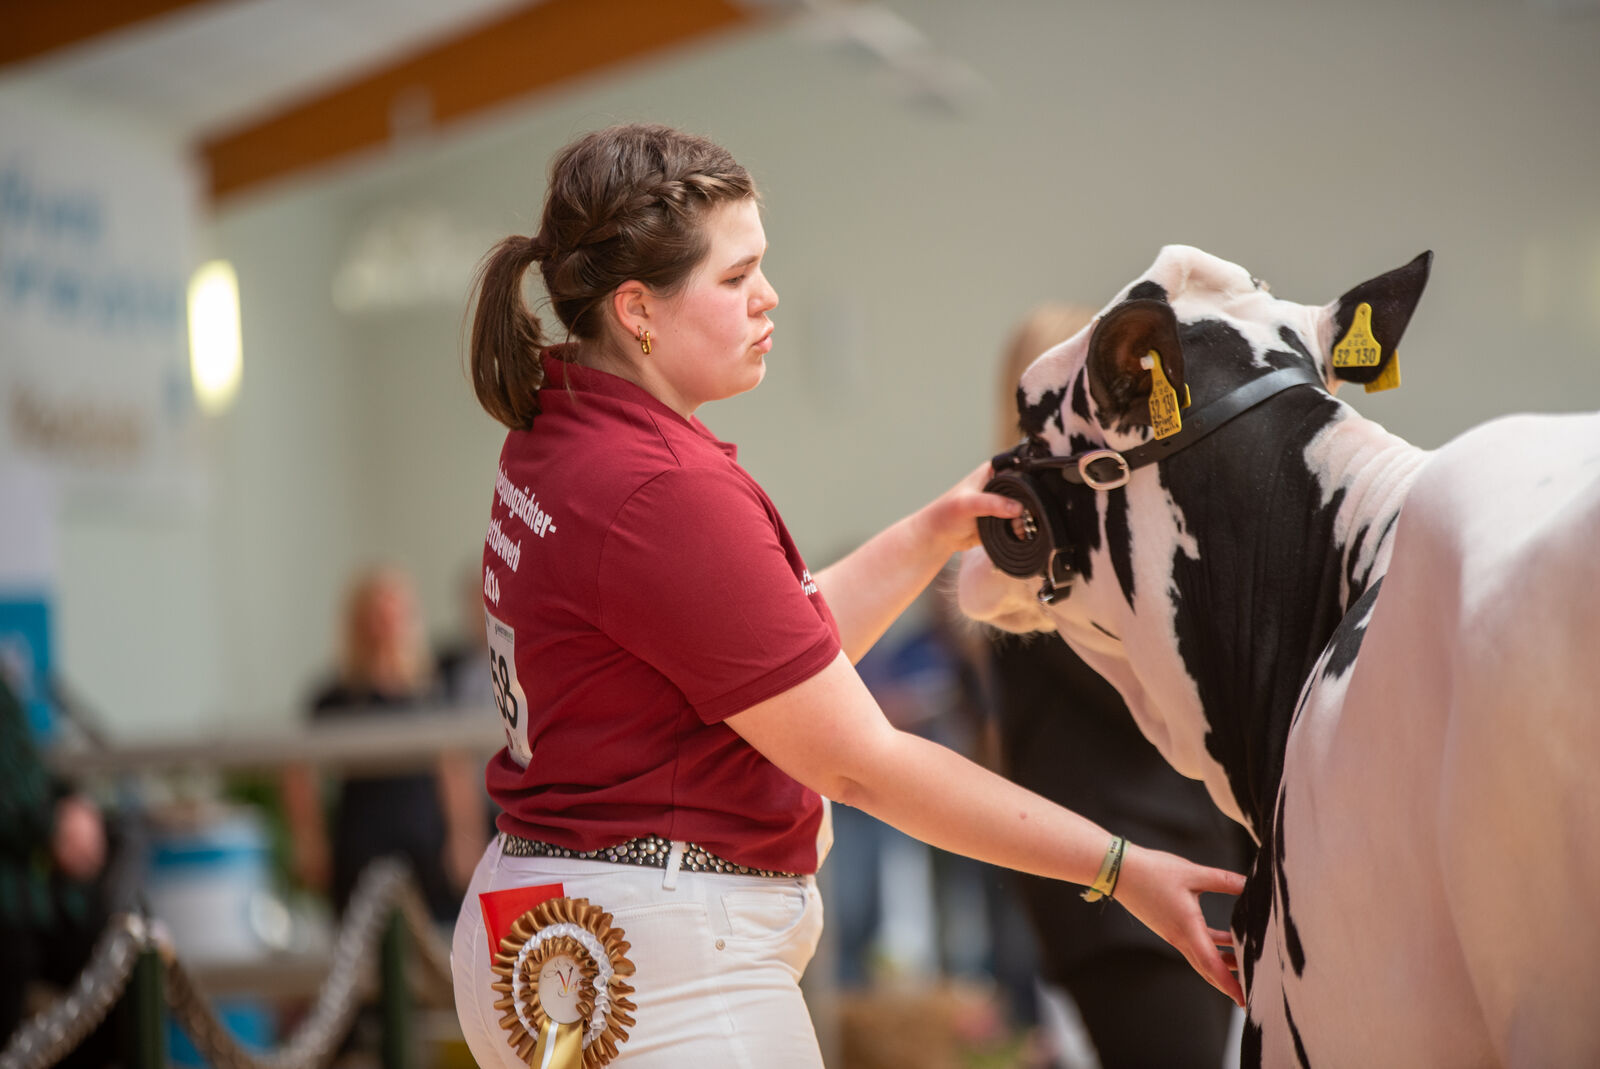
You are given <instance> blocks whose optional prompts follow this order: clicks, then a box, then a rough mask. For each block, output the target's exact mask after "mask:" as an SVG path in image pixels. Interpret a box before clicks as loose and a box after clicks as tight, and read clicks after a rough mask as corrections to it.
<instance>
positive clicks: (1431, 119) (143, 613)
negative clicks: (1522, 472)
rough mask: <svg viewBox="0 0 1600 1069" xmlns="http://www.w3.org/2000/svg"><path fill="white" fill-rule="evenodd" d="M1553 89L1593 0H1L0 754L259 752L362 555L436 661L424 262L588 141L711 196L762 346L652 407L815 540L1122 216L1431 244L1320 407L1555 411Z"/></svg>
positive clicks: (1595, 29)
mask: <svg viewBox="0 0 1600 1069" xmlns="http://www.w3.org/2000/svg"><path fill="white" fill-rule="evenodd" d="M1597 115H1600V2H1597V0H1344V2H1341V3H1337V4H1333V3H1314V2H1310V0H1290V2H1283V0H1203V2H1195V0H1125V2H1120V3H1116V4H1111V3H1049V2H1044V0H1037V2H1027V0H988V2H986V3H982V4H973V3H968V2H964V0H919V2H913V0H864V2H859V3H850V2H844V0H838V2H831V0H681V2H676V3H660V2H655V3H651V2H646V0H543V2H533V3H529V2H527V0H453V2H451V3H448V4H435V3H430V2H427V0H331V2H330V0H187V2H183V0H126V2H124V3H120V4H115V3H107V4H75V5H62V4H55V3H47V2H44V0H18V2H13V3H9V4H7V5H6V6H5V8H4V10H3V11H0V652H3V654H4V657H5V659H6V663H7V665H8V670H9V671H10V673H11V677H12V679H13V680H14V687H15V689H16V690H17V691H18V693H19V695H20V697H21V700H22V703H23V705H24V707H25V709H26V710H27V713H28V716H29V720H30V723H31V725H32V730H33V732H34V734H35V737H36V738H37V739H38V740H40V744H41V747H42V748H43V749H44V750H45V751H48V750H49V749H50V746H51V745H52V744H53V743H55V742H60V741H61V739H62V737H63V736H76V735H78V734H82V733H83V732H84V730H85V729H84V728H83V727H82V726H81V725H82V724H84V723H87V724H91V725H92V728H90V729H89V730H90V732H91V733H97V734H98V735H99V736H100V737H101V740H102V742H103V743H104V744H105V745H107V746H109V747H110V748H111V749H113V750H130V749H132V750H137V749H138V748H140V747H144V748H146V751H145V752H146V757H147V760H145V762H144V764H142V765H140V764H139V763H138V762H137V761H135V762H132V763H129V762H124V763H122V764H121V765H117V764H116V763H115V762H109V763H108V764H107V765H106V768H107V769H108V770H109V771H107V772H106V775H108V776H111V775H114V774H115V775H123V774H132V773H130V772H129V769H132V770H133V771H134V772H139V771H141V770H142V771H143V772H144V773H148V774H150V775H151V776H155V777H157V780H158V781H159V782H160V783H162V784H164V786H163V787H162V788H161V789H163V790H166V791H167V792H168V794H169V795H170V796H172V797H177V798H180V799H181V798H183V797H208V796H213V795H216V794H217V793H218V792H221V793H223V794H228V793H229V792H232V794H233V795H248V794H250V793H251V790H250V789H246V788H240V787H239V786H238V783H237V782H236V781H235V780H230V779H228V778H227V776H225V775H223V773H224V772H226V770H227V769H228V768H232V767H235V766H237V767H241V768H242V767H245V766H246V765H250V764H251V762H248V761H240V760H238V759H237V758H236V757H230V756H228V754H229V751H228V746H229V745H234V746H238V745H240V744H241V740H244V743H243V744H244V745H247V746H253V745H255V743H254V742H253V741H252V740H259V739H262V738H282V739H289V740H293V739H295V738H297V737H300V736H301V735H303V734H304V733H305V731H306V725H307V724H308V723H310V721H309V720H308V712H307V710H308V708H309V706H310V705H311V704H312V702H313V696H314V695H315V694H316V693H317V690H318V687H319V686H321V685H322V684H323V683H325V682H326V681H327V680H328V678H329V677H330V676H331V675H336V674H338V672H339V668H340V652H339V651H340V649H341V641H342V638H341V628H342V627H344V626H346V625H345V623H343V622H342V621H347V618H348V612H349V607H348V604H347V594H348V591H349V590H350V587H351V584H352V583H353V582H354V581H355V580H356V577H357V576H359V575H362V574H364V572H365V571H366V570H368V569H370V568H371V567H372V566H373V565H374V564H377V563H382V564H384V565H385V566H386V567H387V568H389V569H391V570H392V571H396V572H400V573H403V574H404V575H405V576H406V577H407V580H408V582H409V584H410V588H411V589H410V594H409V596H410V597H412V598H413V600H414V606H415V610H416V612H417V613H418V614H419V616H418V624H417V626H418V627H419V628H420V629H421V631H422V633H423V634H424V635H425V638H426V641H427V642H428V644H429V645H430V646H432V647H433V648H435V649H445V650H450V649H454V650H455V652H456V653H458V654H459V653H460V646H461V643H462V642H463V641H465V640H467V639H469V638H471V636H472V634H473V628H481V621H476V620H472V619H470V617H469V615H468V614H467V613H465V612H463V610H462V608H461V605H462V604H463V601H464V600H465V598H464V595H463V585H464V584H466V585H467V587H468V593H467V596H468V597H469V596H470V584H471V582H472V578H471V577H472V576H474V575H475V574H476V571H475V569H476V562H477V560H478V557H479V554H480V552H481V539H482V537H483V531H484V528H485V523H486V516H487V510H488V505H489V501H490V493H491V489H492V487H491V479H492V471H493V468H494V463H495V458H496V456H497V453H498V449H499V445H500V440H501V430H500V428H499V427H498V426H497V425H496V424H495V423H493V421H491V420H490V419H489V418H488V417H487V416H485V415H484V414H483V413H482V412H481V411H480V410H479V408H478V407H477V404H476V403H475V401H474V399H473V396H472V392H471V389H470V386H469V384H468V382H467V380H466V378H465V376H464V374H463V370H462V369H463V363H462V338H463V324H464V312H465V308H466V297H467V291H468V287H469V282H470V278H471V274H472V271H473V268H474V266H475V264H476V261H477V259H478V257H479V256H481V255H482V254H483V253H484V252H486V251H487V250H488V248H489V247H490V246H491V244H493V243H494V242H495V241H496V240H498V239H499V238H500V237H502V236H504V235H505V234H507V233H511V232H517V233H524V234H526V233H528V232H530V230H531V228H533V227H534V225H535V223H536V220H537V216H538V210H539V206H540V202H541V199H542V196H543V189H544V182H545V174H546V167H547V164H548V160H549V158H550V156H551V154H552V153H553V152H554V151H555V150H556V149H557V148H559V147H560V146H561V145H563V144H565V143H566V142H567V141H569V140H570V139H572V138H573V137H575V136H576V135H578V134H580V133H582V132H585V131H588V130H590V129H593V128H596V127H599V126H603V125H608V124H611V123H614V122H619V121H634V120H648V121H659V122H664V123H669V124H673V125H677V126H681V127H684V128H687V129H690V130H693V131H696V132H700V133H704V134H706V135H708V136H710V137H711V138H713V139H714V140H717V141H719V142H721V143H723V144H724V145H726V146H727V147H728V148H729V149H730V150H731V151H732V152H733V153H734V155H735V156H736V157H737V158H738V159H739V160H740V161H741V162H742V163H744V164H745V165H746V166H747V167H748V168H749V169H750V170H751V172H752V173H753V174H754V175H755V177H756V180H757V182H758V183H759V185H760V187H761V189H762V192H763V198H764V202H765V209H764V215H765V225H766V229H767V234H768V237H769V240H770V243H771V247H770V252H769V255H768V259H767V263H766V267H767V273H768V275H769V277H770V279H771V280H772V282H773V284H774V285H775V286H776V287H777V289H778V291H779V293H780V295H781V297H782V305H781V307H780V308H779V309H778V310H777V311H776V312H775V313H774V316H773V318H774V320H775V322H776V324H777V334H776V337H775V346H774V350H773V352H772V354H771V356H770V357H769V361H768V364H769V372H768V376H767V380H766V382H765V384H764V385H763V386H762V387H761V388H760V389H759V390H757V391H755V392H753V393H751V394H748V395H746V396H743V397H739V398H735V399H732V400H729V401H725V402H721V403H718V404H716V405H714V406H711V407H709V408H707V409H706V410H704V411H702V412H701V417H702V418H703V419H704V420H705V421H706V422H707V423H708V424H709V425H710V426H711V427H712V429H713V430H715V431H716V432H717V433H718V434H719V435H720V436H721V437H723V438H725V439H727V440H731V441H735V442H738V443H739V445H740V449H741V453H740V457H741V460H742V461H743V463H744V464H745V466H746V467H748V468H749V469H750V471H751V472H752V473H753V474H754V475H755V476H756V478H757V479H758V480H759V481H760V482H761V483H762V484H763V485H764V486H765V487H766V489H767V490H768V492H769V493H770V494H771V496H772V497H773V499H774V500H775V501H776V502H777V504H778V506H779V508H780V509H782V511H783V514H784V516H785V519H786V521H787V523H788V525H789V527H790V529H791V530H792V532H793V533H794V535H795V537H796V539H797V541H798V542H799V544H800V547H801V550H802V552H804V553H805V554H806V555H807V556H808V557H810V558H812V559H813V560H816V561H818V562H819V563H821V562H825V560H826V558H828V557H829V556H830V555H831V554H832V553H834V552H835V551H837V550H838V549H839V548H840V547H842V546H849V545H854V544H855V543H856V542H857V541H858V540H859V539H861V538H863V537H865V536H866V535H868V534H870V533H871V532H873V531H875V530H877V529H878V528H879V527H881V526H882V525H884V524H885V523H887V522H890V521H892V520H893V519H895V518H897V517H898V516H900V515H902V514H904V513H905V512H906V511H908V510H909V509H912V508H914V507H916V506H917V505H919V504H920V503H922V502H923V501H925V500H927V499H928V498H929V497H931V496H932V495H933V494H935V493H937V492H939V491H940V490H941V489H943V488H945V487H946V486H948V485H949V484H950V483H951V482H953V481H954V480H955V479H957V478H958V477H960V476H961V475H962V474H964V473H965V472H967V471H969V470H970V469H971V468H972V467H973V466H974V465H975V464H977V463H978V462H979V461H981V460H982V459H983V458H984V457H986V456H988V455H989V454H990V453H992V452H993V438H994V428H993V409H994V401H993V394H994V390H995V378H996V368H997V365H998V361H999V359H1000V356H1001V353H1002V350H1003V348H1004V345H1005V342H1006V339H1007V337H1008V335H1009V333H1010V331H1011V330H1012V328H1013V327H1014V325H1015V324H1016V323H1018V322H1019V321H1020V320H1021V319H1022V318H1023V317H1024V316H1025V315H1026V314H1027V312H1028V311H1029V310H1030V309H1031V308H1033V307H1035V306H1036V305H1038V304H1039V303H1040V302H1043V301H1060V300H1065V301H1073V302H1080V303H1087V304H1089V305H1092V306H1098V305H1100V304H1102V303H1104V302H1105V301H1106V300H1107V299H1108V298H1109V297H1110V296H1111V295H1112V294H1113V293H1115V291H1116V290H1117V289H1119V288H1120V287H1121V286H1122V285H1124V284H1125V283H1126V282H1127V281H1129V280H1130V279H1132V278H1133V277H1134V276H1136V275H1137V274H1138V273H1140V272H1141V271H1143V270H1144V268H1145V267H1147V266H1148V265H1149V263H1150V262H1151V260H1152V259H1153V258H1154V257H1155V255H1156V252H1157V250H1158V249H1159V248H1160V246H1161V245H1163V244H1167V243H1185V244H1192V245H1197V246H1200V247H1202V248H1204V249H1206V250H1208V251H1210V252H1213V253H1216V254H1218V255H1220V256H1223V257H1224V258H1227V259H1230V260H1233V261H1235V262H1238V263H1240V264H1242V265H1244V266H1245V267H1247V268H1248V269H1249V270H1250V271H1251V272H1252V273H1253V274H1254V275H1256V276H1258V277H1261V278H1263V279H1265V280H1267V281H1268V282H1269V283H1270V284H1271V286H1272V288H1273V291H1274V292H1275V293H1276V294H1278V295H1279V296H1282V297H1286V298H1288V299H1291V300H1297V301H1301V302H1304V303H1310V304H1321V303H1325V302H1327V301H1330V300H1332V299H1334V298H1335V297H1337V296H1338V295H1340V294H1341V293H1342V292H1344V290H1346V289H1347V288H1349V287H1350V286H1351V285H1353V284H1355V283H1357V282H1359V281H1362V280H1365V279H1367V278H1369V277H1371V276H1373V275H1375V274H1378V273H1380V272H1382V271H1384V270H1387V269H1389V268H1392V267H1395V266H1398V265H1400V264H1402V263H1404V262H1406V261H1407V260H1409V259H1410V258H1411V257H1413V256H1414V255H1415V254H1417V253H1418V252H1420V251H1422V250H1424V249H1432V250H1434V252H1435V253H1436V257H1437V258H1436V260H1435V264H1434V271H1433V278H1432V282H1431V284H1430V286H1429V290H1428V293H1427V295H1426V297H1425V298H1424V300H1423V302H1422V305H1421V307H1420V309H1419V311H1418V313H1417V315H1416V317H1415V318H1414V319H1413V321H1412V324H1411V326H1410V328H1409V332H1408V334H1407V337H1406V339H1405V344H1404V347H1403V351H1404V353H1405V362H1404V375H1405V384H1404V387H1403V388H1402V389H1400V390H1397V391H1393V392H1390V393H1383V394H1377V395H1370V396H1369V395H1365V394H1362V393H1360V392H1359V391H1356V392H1354V393H1352V394H1350V395H1349V396H1348V397H1347V399H1348V400H1350V401H1351V402H1352V403H1353V404H1355V405H1356V406H1357V407H1358V408H1360V409H1361V410H1362V411H1363V412H1365V413H1366V414H1368V415H1370V416H1373V417H1374V418H1377V419H1379V420H1380V421H1381V422H1383V423H1384V424H1385V425H1387V426H1388V427H1389V428H1390V429H1391V430H1393V431H1395V432H1396V433H1398V434H1401V435H1402V436H1404V437H1407V438H1409V439H1410V440H1412V441H1414V442H1416V443H1417V444H1419V445H1423V446H1428V447H1433V446H1437V445H1440V444H1442V443H1443V442H1445V441H1446V440H1448V439H1449V438H1450V437H1452V436H1453V435H1455V434H1457V433H1459V432H1460V431H1462V430H1464V429H1465V428H1467V427H1469V426H1471V425H1473V424H1475V423H1478V422H1481V421H1483V420H1485V419H1488V418H1490V417H1493V416H1495V415H1499V414H1503V413H1509V412H1514V411H1526V410H1578V409H1593V408H1595V407H1596V406H1597V404H1600V359H1597V357H1600V178H1597V176H1600V122H1597V120H1596V116H1597ZM530 284H532V283H530ZM1491 492H1492V491H1491ZM464 577H465V578H464ZM476 638H477V640H478V641H481V629H480V630H478V631H477V632H476ZM446 674H447V673H446ZM51 680H55V681H57V683H58V685H57V686H55V687H54V688H52V687H51V686H50V685H49V681H51ZM428 698H429V700H434V699H437V700H438V701H439V702H441V703H444V704H448V705H451V706H452V707H457V708H459V706H461V705H463V704H465V705H468V706H470V705H471V702H472V701H475V700H480V698H479V697H476V696H472V695H468V694H466V692H463V691H455V692H448V693H447V692H446V691H444V690H439V691H430V692H429V695H428ZM70 709H77V710H79V714H80V715H79V717H78V718H77V720H78V722H79V724H80V726H79V727H76V728H75V727H73V726H72V724H71V721H72V719H73V718H72V717H70V716H66V715H65V712H64V710H70ZM429 722H430V723H433V721H429ZM470 722H471V723H474V724H479V725H481V730H479V732H478V735H476V736H471V737H470V738H467V740H466V741H465V742H464V743H463V748H464V749H465V750H470V751H473V752H476V750H477V749H482V748H487V747H492V746H493V745H494V737H495V732H496V730H497V727H496V724H497V721H496V719H495V718H494V716H493V715H492V709H487V710H485V712H484V715H483V716H482V717H481V718H480V719H479V720H472V721H470ZM69 741H70V740H69ZM285 745H286V746H287V747H288V748H287V749H285V750H284V751H283V752H284V754H290V753H291V752H292V751H293V744H292V742H290V743H285ZM161 747H168V748H169V749H168V751H167V754H168V755H167V756H166V757H164V758H161V757H155V756H149V755H150V754H154V753H156V752H157V751H158V750H159V748H161ZM196 747H199V750H198V751H197V750H196V749H195V748H196ZM173 748H176V749H173ZM185 748H187V749H185ZM207 748H210V749H211V750H212V751H214V752H215V753H216V754H217V755H219V760H218V762H216V763H213V764H210V765H208V764H207V762H206V761H205V760H204V759H203V757H204V753H205V752H206V750H207ZM197 752H198V753H200V754H201V757H199V758H197V757H196V756H195V754H196V753H197ZM293 752H298V751H293ZM340 752H341V753H343V752H344V751H340ZM175 754H179V755H181V756H173V755H175ZM330 760H331V759H330ZM230 761H231V762H233V764H229V762H230ZM284 761H285V762H287V761H288V758H287V757H285V758H284ZM257 764H259V762H257ZM85 767H87V766H85ZM96 767H99V766H96ZM271 771H272V770H270V769H268V770H265V771H263V770H262V769H260V768H257V769H256V772H257V773H258V774H262V775H267V774H268V773H271ZM439 775H440V776H441V777H444V776H446V772H445V771H444V770H443V769H441V770H439ZM269 778H270V777H269ZM196 784H198V785H196ZM219 784H220V785H219ZM98 790H99V793H100V800H101V802H102V804H104V805H106V806H107V807H108V808H111V809H115V805H116V798H115V797H114V793H115V791H114V788H112V787H108V786H106V785H104V784H102V785H101V786H100V787H99V788H98ZM186 792H187V794H186ZM259 793H260V794H262V795H263V796H265V795H270V794H276V793H277V792H275V791H270V790H265V789H263V790H262V791H261V792H259ZM284 856H286V855H284V854H283V852H282V851H281V850H280V853H279V855H278V857H279V861H280V862H283V858H284ZM284 863H286V862H284ZM911 941H912V942H913V943H914V942H915V939H914V937H913V938H912V940H911ZM907 954H908V955H909V956H910V960H913V961H922V962H923V963H924V964H925V965H926V964H927V963H929V962H931V963H932V964H931V965H929V966H928V967H931V968H937V967H938V960H939V959H938V958H937V956H934V957H933V958H928V957H927V955H926V954H924V955H923V957H922V958H921V959H918V958H917V957H916V954H915V952H913V951H907Z"/></svg>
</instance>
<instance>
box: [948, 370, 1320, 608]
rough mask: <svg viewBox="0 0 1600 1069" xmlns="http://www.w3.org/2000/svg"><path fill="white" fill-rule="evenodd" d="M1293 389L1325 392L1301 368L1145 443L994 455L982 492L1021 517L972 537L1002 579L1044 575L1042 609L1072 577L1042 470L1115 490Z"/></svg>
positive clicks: (1060, 520) (1254, 385) (1025, 448)
mask: <svg viewBox="0 0 1600 1069" xmlns="http://www.w3.org/2000/svg"><path fill="white" fill-rule="evenodd" d="M1296 386H1320V387H1323V388H1326V383H1324V382H1323V381H1322V379H1321V377H1320V376H1318V375H1317V374H1316V372H1314V371H1312V370H1311V369H1309V368H1305V367H1287V368H1282V369H1280V370H1278V371H1273V372H1270V373H1268V374H1266V375H1262V376H1261V377H1260V378H1257V379H1251V380H1250V381H1249V382H1247V383H1245V384H1244V385H1243V386H1240V387H1239V388H1238V389H1236V390H1233V391H1231V392H1230V393H1227V394H1224V395H1223V396H1222V397H1219V398H1218V399H1217V400H1215V401H1212V402H1211V403H1210V404H1208V405H1205V406H1204V407H1202V408H1200V409H1197V410H1195V411H1194V412H1186V413H1184V417H1183V429H1182V430H1180V431H1179V432H1178V433H1177V434H1174V435H1171V436H1169V437H1167V438H1156V439H1152V440H1151V441H1149V442H1146V443H1145V444H1144V445H1141V446H1137V447H1135V448H1133V449H1130V450H1128V451H1127V452H1126V453H1119V452H1118V451H1117V450H1115V449H1090V450H1087V451H1086V452H1082V453H1073V454H1072V455H1070V456H1064V457H1060V456H1053V455H1051V454H1050V453H1049V451H1048V450H1047V449H1046V447H1045V445H1044V443H1043V442H1042V441H1040V440H1039V439H1037V438H1031V439H1029V440H1028V441H1026V442H1023V443H1022V444H1021V445H1019V446H1017V447H1016V448H1015V449H1011V450H1007V451H1006V452H1004V453H1001V454H1000V455H999V456H997V457H995V458H994V459H993V460H991V461H990V466H991V467H992V468H993V471H994V477H993V478H992V479H990V480H989V484H988V485H987V486H985V487H984V489H985V490H987V491H988V492H989V493H992V494H1000V495H1002V496H1005V497H1009V498H1012V499H1013V500H1016V501H1020V502H1021V503H1022V508H1023V513H1022V516H1021V517H1020V518H1018V519H1015V520H1007V519H1002V518H1000V517H998V516H984V517H981V518H980V519H979V520H978V536H979V538H980V539H981V540H982V541H983V548H984V552H986V553H988V554H989V559H990V560H991V561H993V562H994V565H995V567H996V568H999V569H1000V570H1001V571H1002V572H1005V573H1006V574H1007V575H1011V576H1015V577H1016V578H1018V579H1026V578H1028V577H1029V576H1033V575H1040V576H1043V577H1044V584H1043V585H1042V586H1041V587H1040V588H1039V600H1040V601H1042V602H1044V603H1045V604H1047V605H1048V604H1049V603H1051V602H1052V601H1055V600H1056V598H1057V597H1060V596H1061V595H1062V594H1064V593H1066V592H1068V591H1069V590H1070V588H1071V586H1072V580H1073V576H1074V572H1073V569H1072V564H1071V556H1072V555H1071V553H1070V552H1067V551H1068V550H1069V549H1070V548H1071V546H1070V543H1068V542H1067V540H1066V532H1065V531H1063V530H1060V528H1061V527H1063V526H1065V524H1064V515H1063V514H1062V510H1060V509H1058V508H1052V507H1051V504H1050V498H1053V497H1054V496H1055V494H1056V493H1057V489H1056V487H1055V486H1053V485H1051V484H1050V483H1047V482H1046V481H1045V480H1044V479H1043V476H1044V474H1045V473H1046V472H1049V471H1055V472H1059V473H1060V475H1061V477H1062V478H1064V479H1066V480H1067V481H1068V482H1070V483H1077V484H1079V485H1082V486H1087V487H1089V488H1090V489H1093V490H1108V491H1109V490H1116V489H1120V488H1121V487H1123V486H1126V485H1127V484H1128V480H1129V479H1130V478H1132V477H1133V472H1134V470H1135V469H1137V468H1142V467H1144V466H1145V465H1147V464H1154V463H1156V462H1157V461H1160V460H1164V459H1166V458H1167V457H1169V456H1172V455H1173V454H1174V453H1177V452H1179V451H1180V450H1183V449H1187V448H1188V447H1189V446H1191V445H1193V444H1194V443H1195V442H1198V441H1199V440H1200V439H1202V438H1204V437H1205V436H1206V435H1208V434H1210V433H1211V432H1212V431H1214V430H1216V429H1217V428H1218V427H1220V426H1222V425H1223V424H1224V423H1227V422H1228V421H1229V420H1231V419H1233V418H1234V417H1235V416H1238V415H1240V414H1242V413H1244V412H1248V411H1249V410H1250V409H1252V408H1254V407H1256V406H1257V405H1259V404H1261V403H1262V402H1263V401H1265V400H1267V399H1268V398H1270V397H1274V396H1276V395H1278V394H1280V393H1282V392H1284V391H1285V390H1292V389H1294V388H1295V387H1296ZM1052 517H1055V519H1054V520H1053V519H1052ZM1041 536H1042V537H1041Z"/></svg>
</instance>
